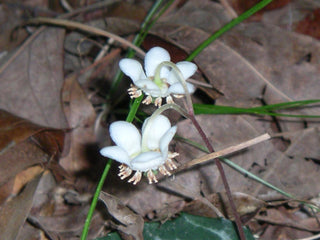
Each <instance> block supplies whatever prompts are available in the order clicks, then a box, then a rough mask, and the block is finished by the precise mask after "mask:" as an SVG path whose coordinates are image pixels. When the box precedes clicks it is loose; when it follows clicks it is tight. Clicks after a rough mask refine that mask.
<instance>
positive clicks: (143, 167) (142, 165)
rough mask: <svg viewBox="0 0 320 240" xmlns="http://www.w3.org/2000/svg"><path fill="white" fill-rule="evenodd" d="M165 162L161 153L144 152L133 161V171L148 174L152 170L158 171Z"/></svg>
mask: <svg viewBox="0 0 320 240" xmlns="http://www.w3.org/2000/svg"><path fill="white" fill-rule="evenodd" d="M164 162H165V159H163V157H162V155H161V153H160V152H153V151H150V152H144V153H141V154H140V155H139V156H137V157H136V158H134V159H133V160H132V161H131V169H132V170H135V171H143V172H146V171H148V170H150V169H154V170H155V169H158V167H159V166H160V165H162V164H164Z"/></svg>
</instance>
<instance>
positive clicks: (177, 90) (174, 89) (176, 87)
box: [168, 83, 196, 94]
mask: <svg viewBox="0 0 320 240" xmlns="http://www.w3.org/2000/svg"><path fill="white" fill-rule="evenodd" d="M187 88H188V92H189V93H194V91H195V90H196V88H195V87H194V86H193V85H192V84H191V83H187ZM168 91H169V92H170V93H173V94H185V91H184V89H183V87H182V85H181V84H180V83H175V84H172V85H171V86H170V87H169V90H168Z"/></svg>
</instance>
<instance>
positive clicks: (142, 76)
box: [119, 47, 197, 107]
mask: <svg viewBox="0 0 320 240" xmlns="http://www.w3.org/2000/svg"><path fill="white" fill-rule="evenodd" d="M169 61H170V55H169V53H168V52H167V51H166V50H165V49H163V48H161V47H154V48H152V49H150V50H149V51H148V52H147V54H146V56H145V59H144V68H145V72H144V71H143V68H142V66H141V64H140V63H139V62H138V61H137V60H134V59H129V58H125V59H122V60H121V61H120V63H119V66H120V69H121V70H122V71H123V72H124V74H126V75H127V76H129V77H130V78H131V79H132V81H133V83H134V85H133V86H131V88H129V90H128V92H129V95H130V97H131V98H137V97H139V96H140V95H141V94H142V92H141V91H143V92H144V93H145V94H146V95H147V98H146V99H145V100H144V101H143V103H145V104H150V103H151V102H152V98H156V100H155V105H156V106H158V107H160V106H161V103H162V98H163V97H166V101H167V103H173V100H172V97H171V94H172V95H173V96H175V97H181V96H182V95H184V94H185V91H184V89H183V87H182V84H181V83H180V81H179V79H178V75H177V73H176V71H175V70H174V69H170V68H169V67H168V66H164V67H162V68H161V71H160V79H156V78H155V72H156V68H157V67H158V66H159V64H161V63H162V62H169ZM176 66H177V68H178V69H179V70H180V72H181V73H182V75H183V77H184V80H186V79H188V78H189V77H191V76H192V75H193V74H194V73H195V72H196V71H197V66H196V65H195V64H194V63H191V62H187V61H183V62H178V63H177V64H176ZM186 84H187V88H188V92H189V93H193V92H194V91H195V87H194V86H193V85H192V84H191V83H186Z"/></svg>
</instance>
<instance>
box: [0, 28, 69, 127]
mask: <svg viewBox="0 0 320 240" xmlns="http://www.w3.org/2000/svg"><path fill="white" fill-rule="evenodd" d="M63 38H64V30H62V29H56V28H47V29H45V30H43V31H41V30H38V31H37V32H35V33H34V34H33V35H31V37H29V39H28V40H27V41H26V42H25V43H24V44H23V45H22V46H21V47H20V48H19V50H17V51H16V52H15V54H14V55H13V56H12V57H11V58H10V59H9V60H8V62H6V63H5V64H4V65H3V66H2V67H1V68H0V79H1V81H0V108H1V109H4V110H6V111H9V112H11V113H13V114H16V115H18V116H21V117H24V118H26V119H29V120H31V121H32V122H34V123H37V124H40V125H43V126H49V127H56V128H67V127H68V126H67V122H66V120H65V117H64V115H63V111H62V108H61V100H60V92H61V88H62V84H63V80H64V79H63V72H62V70H63V55H62V54H63Z"/></svg>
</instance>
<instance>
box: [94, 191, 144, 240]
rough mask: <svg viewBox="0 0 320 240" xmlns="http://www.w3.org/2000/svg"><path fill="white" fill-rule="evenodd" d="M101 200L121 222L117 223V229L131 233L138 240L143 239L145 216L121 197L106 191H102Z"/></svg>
mask: <svg viewBox="0 0 320 240" xmlns="http://www.w3.org/2000/svg"><path fill="white" fill-rule="evenodd" d="M99 198H100V200H101V201H102V202H103V203H104V204H105V206H106V207H107V209H108V212H109V214H111V215H112V216H113V217H114V218H115V219H116V220H117V221H119V222H120V223H121V224H119V225H117V229H118V230H119V231H121V232H122V233H123V234H125V235H129V236H131V237H133V238H134V239H136V240H142V239H143V235H142V231H143V225H144V221H143V218H142V217H141V216H139V215H137V214H135V213H134V212H133V211H132V210H130V209H129V208H128V207H127V206H125V205H124V204H123V203H122V202H121V200H120V199H118V198H116V197H114V196H112V195H110V194H108V193H106V192H101V193H100V197H99Z"/></svg>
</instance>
